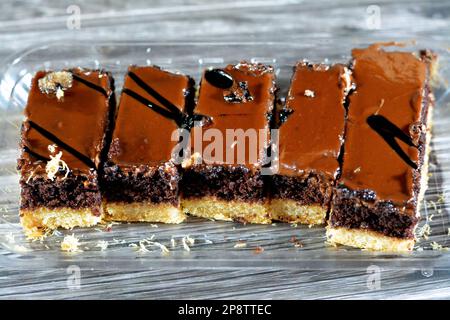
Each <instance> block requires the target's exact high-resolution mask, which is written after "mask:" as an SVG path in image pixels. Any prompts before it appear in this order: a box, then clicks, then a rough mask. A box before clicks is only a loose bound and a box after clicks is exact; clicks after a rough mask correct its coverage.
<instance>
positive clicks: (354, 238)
mask: <svg viewBox="0 0 450 320" xmlns="http://www.w3.org/2000/svg"><path fill="white" fill-rule="evenodd" d="M326 235H327V240H328V242H330V243H333V244H343V245H346V246H351V247H356V248H360V249H369V250H376V251H388V252H408V251H411V250H412V249H413V247H414V239H401V238H394V237H388V236H385V235H383V234H381V233H378V232H375V231H371V230H363V229H347V228H342V227H338V228H333V227H330V226H328V227H327V232H326Z"/></svg>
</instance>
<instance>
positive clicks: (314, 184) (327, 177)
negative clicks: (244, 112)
mask: <svg viewBox="0 0 450 320" xmlns="http://www.w3.org/2000/svg"><path fill="white" fill-rule="evenodd" d="M350 89H351V76H350V71H349V70H348V69H347V68H346V67H345V66H344V65H341V64H336V65H334V66H328V65H324V64H310V63H307V62H299V63H298V64H297V66H296V67H295V69H294V75H293V77H292V80H291V86H290V90H289V93H288V96H287V98H286V105H285V107H284V108H283V109H282V110H281V112H279V117H278V121H279V144H278V151H279V173H278V174H276V175H273V176H271V177H270V196H271V200H270V213H271V214H272V218H273V219H274V220H280V221H285V222H295V223H305V224H322V223H325V219H326V214H327V211H328V208H329V204H330V200H331V195H332V188H333V186H334V183H335V178H336V177H337V174H338V173H339V162H338V157H339V153H340V150H341V145H342V143H343V140H344V123H345V107H344V103H345V98H346V95H347V93H348V92H349V91H350Z"/></svg>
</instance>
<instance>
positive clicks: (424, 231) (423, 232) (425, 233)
mask: <svg viewBox="0 0 450 320" xmlns="http://www.w3.org/2000/svg"><path fill="white" fill-rule="evenodd" d="M430 234H431V227H430V225H429V224H428V223H426V224H424V226H423V227H422V228H420V229H419V230H418V231H417V235H418V237H419V238H424V239H425V240H428V237H429V236H430Z"/></svg>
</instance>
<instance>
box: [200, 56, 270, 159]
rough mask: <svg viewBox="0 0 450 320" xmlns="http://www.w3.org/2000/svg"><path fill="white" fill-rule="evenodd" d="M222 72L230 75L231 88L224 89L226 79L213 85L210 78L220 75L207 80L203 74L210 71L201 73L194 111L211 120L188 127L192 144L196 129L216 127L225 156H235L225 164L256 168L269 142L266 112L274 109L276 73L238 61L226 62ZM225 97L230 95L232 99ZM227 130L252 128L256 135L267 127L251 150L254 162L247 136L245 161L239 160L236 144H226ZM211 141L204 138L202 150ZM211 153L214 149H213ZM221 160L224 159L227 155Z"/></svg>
mask: <svg viewBox="0 0 450 320" xmlns="http://www.w3.org/2000/svg"><path fill="white" fill-rule="evenodd" d="M215 70H217V69H215ZM223 71H224V72H225V73H226V75H230V76H231V77H232V78H233V81H234V84H233V85H232V87H231V88H228V89H223V87H224V84H223V82H226V78H224V79H223V80H224V81H220V83H219V84H216V83H214V80H213V81H211V79H215V78H220V77H212V76H211V77H208V78H209V79H206V78H205V74H206V75H208V72H210V71H206V72H205V73H204V75H203V78H202V81H201V87H200V93H199V98H198V103H197V106H196V109H195V112H196V113H199V114H203V115H206V116H209V117H211V121H210V123H209V125H206V126H204V127H194V128H193V129H192V130H191V146H194V144H195V141H194V140H195V139H196V136H195V134H196V132H197V134H198V131H201V132H200V134H202V133H204V132H205V131H204V130H205V129H216V130H219V131H220V132H221V133H222V136H223V139H224V143H223V148H222V151H223V155H224V157H226V155H227V154H234V155H235V156H234V157H232V158H231V159H232V161H231V162H232V163H227V164H228V165H239V164H242V165H245V166H246V167H249V168H258V167H260V165H261V161H262V155H263V154H264V150H265V148H266V147H267V145H268V141H269V130H268V129H269V122H268V114H269V113H271V112H272V110H273V105H274V99H275V96H274V92H275V84H274V81H275V75H274V72H273V69H272V67H267V66H263V65H261V64H252V63H247V62H241V63H239V64H237V65H228V66H227V67H226V68H224V69H223ZM216 72H217V71H216ZM208 80H210V81H208ZM219 80H220V79H219ZM239 83H245V85H246V86H247V88H248V93H246V92H243V91H242V87H243V86H244V87H245V85H243V86H239ZM241 94H242V97H241ZM250 96H251V97H250ZM228 97H233V99H229V98H228ZM227 129H242V130H243V131H244V132H245V131H246V130H248V129H252V130H256V133H258V134H259V131H258V130H260V129H261V130H267V131H265V132H266V135H265V136H264V139H262V141H261V140H260V141H258V142H257V144H256V148H255V149H254V150H252V151H251V152H253V151H255V153H256V154H257V157H258V159H257V161H251V160H253V159H251V157H250V156H249V142H248V139H247V140H246V144H245V159H244V160H245V161H243V162H241V163H239V162H238V159H237V157H236V150H237V147H236V145H234V146H233V145H232V143H231V144H230V143H229V144H228V145H227V144H226V143H225V137H226V131H227ZM263 132H264V131H263ZM261 136H263V135H261ZM210 143H211V141H205V139H203V151H204V150H205V148H206V146H208V145H209V144H210ZM214 155H215V152H213V156H214ZM233 159H234V160H233ZM203 160H204V161H205V160H207V161H209V162H208V164H219V165H220V164H222V162H219V161H211V159H209V160H208V159H206V157H204V159H203ZM223 160H224V161H225V160H226V158H224V159H223Z"/></svg>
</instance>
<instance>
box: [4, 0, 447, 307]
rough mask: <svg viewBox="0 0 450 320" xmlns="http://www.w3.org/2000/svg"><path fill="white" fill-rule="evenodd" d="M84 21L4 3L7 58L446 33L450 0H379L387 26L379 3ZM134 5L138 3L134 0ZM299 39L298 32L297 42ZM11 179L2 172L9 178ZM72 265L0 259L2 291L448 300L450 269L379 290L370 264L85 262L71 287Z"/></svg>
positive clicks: (53, 8)
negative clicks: (139, 46)
mask: <svg viewBox="0 0 450 320" xmlns="http://www.w3.org/2000/svg"><path fill="white" fill-rule="evenodd" d="M76 3H77V5H79V6H80V9H81V13H82V20H81V29H80V30H69V29H68V28H67V26H66V23H67V18H68V15H67V13H66V9H67V8H68V6H70V5H72V4H73V2H72V1H70V0H69V1H56V0H54V1H15V0H7V1H2V2H1V4H0V9H1V10H0V43H1V44H2V45H1V46H0V59H2V60H3V59H7V58H8V57H9V56H11V55H14V53H15V52H16V51H19V50H24V49H25V48H29V47H33V46H36V45H41V44H43V43H47V42H59V41H61V42H70V41H74V40H91V41H92V40H93V39H99V40H100V39H101V40H122V41H132V40H133V41H167V40H173V41H176V40H183V41H191V40H192V41H199V40H200V41H202V40H206V39H210V40H211V39H213V40H218V41H234V40H237V41H244V40H250V41H262V40H264V41H270V40H282V39H289V41H293V40H295V39H302V37H310V38H323V39H325V40H326V39H331V38H333V37H335V36H346V37H348V38H352V37H357V36H358V37H361V36H364V37H366V38H367V39H369V40H370V39H372V38H373V39H380V38H383V39H386V40H391V39H394V40H396V39H398V38H410V39H414V38H416V39H422V38H427V39H428V40H429V41H433V40H435V41H447V42H449V47H450V39H449V34H450V3H449V2H448V1H445V0H442V1H415V0H410V1H405V0H401V1H392V2H390V1H385V0H381V1H377V4H378V6H379V8H380V10H381V11H380V12H381V24H380V27H381V29H379V30H371V29H370V23H369V25H368V22H367V15H368V11H367V8H368V6H369V5H371V4H372V1H348V0H343V1H333V3H332V4H330V1H327V2H325V1H318V0H315V1H296V0H282V1H230V2H226V1H218V0H214V1H200V0H191V1H181V0H180V1H163V0H157V1H152V2H149V1H143V0H140V1H133V2H127V1H120V0H102V1H95V2H94V1H76ZM131 3H132V4H131ZM298 41H299V40H298ZM2 181H3V180H2ZM67 279H68V275H67V273H66V269H56V270H55V269H53V270H29V271H24V270H15V269H14V268H12V267H5V266H0V298H4V299H5V298H6V299H13V298H23V299H32V298H42V299H89V298H104V299H117V298H125V299H180V298H182V299H220V298H222V299H387V298H396V299H411V298H418V299H449V298H450V281H449V279H450V270H435V271H434V272H433V273H432V274H431V273H427V271H426V270H424V271H420V270H418V271H411V270H407V271H404V270H386V271H382V273H381V287H380V288H379V289H377V290H370V289H368V286H367V281H368V279H369V275H368V274H367V272H365V271H361V270H359V271H352V270H347V271H343V270H340V271H336V272H334V271H314V270H292V269H289V270H286V269H283V268H273V269H264V270H260V269H255V270H251V269H248V268H247V269H242V270H229V269H220V268H214V269H211V270H208V269H204V268H202V269H192V268H187V269H180V270H174V269H170V270H164V269H162V268H158V269H156V268H155V269H152V268H151V267H148V270H142V271H137V272H133V273H127V272H123V271H120V270H111V271H105V270H104V269H101V270H96V269H91V268H87V269H82V270H81V287H80V289H70V288H69V287H68V285H67Z"/></svg>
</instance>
